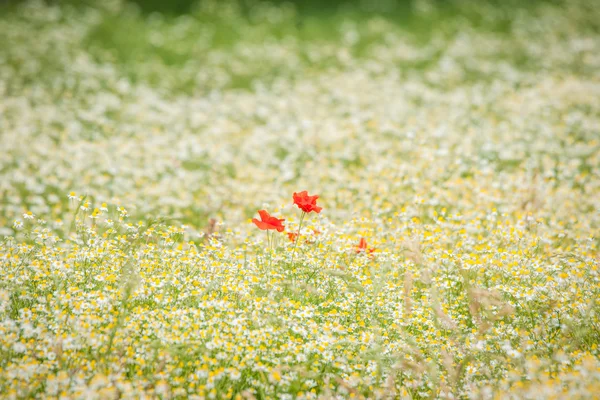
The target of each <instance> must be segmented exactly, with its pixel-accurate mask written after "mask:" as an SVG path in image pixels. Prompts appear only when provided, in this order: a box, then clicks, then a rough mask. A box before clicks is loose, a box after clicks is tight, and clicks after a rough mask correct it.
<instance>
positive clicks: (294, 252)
mask: <svg viewBox="0 0 600 400" xmlns="http://www.w3.org/2000/svg"><path fill="white" fill-rule="evenodd" d="M305 215H306V212H305V211H302V215H301V216H300V224H298V233H297V234H296V240H295V241H294V249H293V250H292V262H291V263H290V265H291V267H292V268H293V267H294V257H295V256H296V247H297V246H298V239H300V229H302V221H304V216H305Z"/></svg>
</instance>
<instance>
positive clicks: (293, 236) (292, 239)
mask: <svg viewBox="0 0 600 400" xmlns="http://www.w3.org/2000/svg"><path fill="white" fill-rule="evenodd" d="M287 235H288V238H289V239H290V242H295V241H296V238H297V237H298V234H297V233H296V232H288V233H287Z"/></svg>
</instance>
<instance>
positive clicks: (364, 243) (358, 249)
mask: <svg viewBox="0 0 600 400" xmlns="http://www.w3.org/2000/svg"><path fill="white" fill-rule="evenodd" d="M375 250H376V249H374V248H372V247H371V248H369V247H368V246H367V241H366V240H365V238H364V237H361V238H360V242H358V246H356V252H357V253H361V252H363V251H365V252H368V253H369V254H372V253H373V252H374V251H375Z"/></svg>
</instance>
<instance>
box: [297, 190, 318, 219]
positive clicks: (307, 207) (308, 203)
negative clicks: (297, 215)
mask: <svg viewBox="0 0 600 400" xmlns="http://www.w3.org/2000/svg"><path fill="white" fill-rule="evenodd" d="M293 197H294V204H295V205H297V206H298V208H300V209H301V210H302V211H304V212H305V213H309V212H311V211H314V212H316V213H317V214H318V213H320V212H321V210H322V209H323V208H322V207H319V206H318V205H317V199H318V198H319V196H317V195H315V196H309V195H308V192H307V191H306V190H304V191H302V192H300V193H296V192H294V196H293Z"/></svg>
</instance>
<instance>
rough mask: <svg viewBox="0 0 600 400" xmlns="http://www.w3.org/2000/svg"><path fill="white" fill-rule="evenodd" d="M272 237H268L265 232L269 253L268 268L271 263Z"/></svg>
mask: <svg viewBox="0 0 600 400" xmlns="http://www.w3.org/2000/svg"><path fill="white" fill-rule="evenodd" d="M272 236H273V235H269V231H268V230H267V245H268V248H267V251H268V252H269V268H271V264H272V261H273V242H272Z"/></svg>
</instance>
